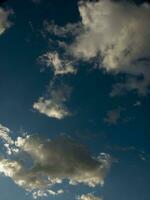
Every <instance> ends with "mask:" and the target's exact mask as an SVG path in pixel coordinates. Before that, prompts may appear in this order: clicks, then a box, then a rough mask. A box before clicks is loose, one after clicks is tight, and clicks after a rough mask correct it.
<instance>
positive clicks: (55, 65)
mask: <svg viewBox="0 0 150 200" xmlns="http://www.w3.org/2000/svg"><path fill="white" fill-rule="evenodd" d="M39 61H40V63H41V64H42V65H46V66H47V67H49V68H51V69H52V71H53V72H54V75H55V76H57V75H64V74H76V72H77V70H76V68H75V67H74V66H73V65H72V62H71V61H69V60H67V59H61V58H60V56H59V54H58V53H57V52H47V53H45V54H43V55H42V56H40V58H39Z"/></svg>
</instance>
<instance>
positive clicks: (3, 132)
mask: <svg viewBox="0 0 150 200" xmlns="http://www.w3.org/2000/svg"><path fill="white" fill-rule="evenodd" d="M0 138H1V139H2V140H4V141H5V142H7V143H8V144H13V143H14V141H13V140H12V138H11V137H10V130H9V128H7V127H5V126H3V125H1V124H0Z"/></svg>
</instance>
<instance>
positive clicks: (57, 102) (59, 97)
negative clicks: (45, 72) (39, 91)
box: [33, 85, 72, 119]
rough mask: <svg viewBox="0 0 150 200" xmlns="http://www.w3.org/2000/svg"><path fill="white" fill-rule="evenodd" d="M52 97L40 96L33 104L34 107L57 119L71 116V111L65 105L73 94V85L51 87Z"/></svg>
mask: <svg viewBox="0 0 150 200" xmlns="http://www.w3.org/2000/svg"><path fill="white" fill-rule="evenodd" d="M49 90H50V97H49V98H45V97H40V98H39V100H38V101H37V102H35V103H34V104H33V108H34V109H35V110H37V111H39V112H40V113H42V114H45V115H47V116H48V117H53V118H56V119H63V118H64V117H67V116H70V115H71V113H70V111H69V110H68V108H67V107H66V106H65V102H66V101H67V100H68V99H69V97H70V94H71V90H72V89H71V87H69V86H68V85H60V86H59V87H56V88H51V87H50V89H49Z"/></svg>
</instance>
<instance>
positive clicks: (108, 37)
mask: <svg viewBox="0 0 150 200" xmlns="http://www.w3.org/2000/svg"><path fill="white" fill-rule="evenodd" d="M79 12H80V16H81V21H82V26H83V31H81V32H80V34H78V36H77V37H76V39H75V42H74V43H72V45H71V47H70V50H71V51H72V53H73V55H74V56H75V57H77V58H79V59H80V58H81V59H85V60H87V61H89V60H90V59H91V58H94V57H97V58H98V60H99V63H100V67H101V68H103V69H105V70H106V71H107V72H108V73H113V74H118V73H125V74H128V79H127V80H126V82H125V83H122V84H121V85H118V87H119V89H117V88H118V87H117V88H115V93H113V94H114V95H116V94H118V93H120V92H121V91H122V90H126V91H128V90H136V91H138V92H139V93H140V94H142V95H145V94H146V93H147V88H148V86H149V84H150V78H149V77H150V30H149V27H150V21H149V20H148V19H149V18H150V5H149V4H146V3H144V4H142V5H140V6H137V5H135V4H133V3H129V2H125V1H117V2H115V1H111V0H100V1H96V2H95V1H94V2H90V1H87V2H84V1H82V2H80V3H79ZM139 77H141V78H139Z"/></svg>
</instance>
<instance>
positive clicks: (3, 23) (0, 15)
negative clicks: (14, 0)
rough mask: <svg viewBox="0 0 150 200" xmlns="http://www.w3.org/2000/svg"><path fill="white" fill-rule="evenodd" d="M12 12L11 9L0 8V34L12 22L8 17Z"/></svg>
mask: <svg viewBox="0 0 150 200" xmlns="http://www.w3.org/2000/svg"><path fill="white" fill-rule="evenodd" d="M12 14H13V11H12V10H6V9H3V8H0V35H1V34H3V33H4V32H5V31H6V30H7V29H8V28H10V27H11V25H12V22H11V21H10V20H9V17H10V15H12Z"/></svg>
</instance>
